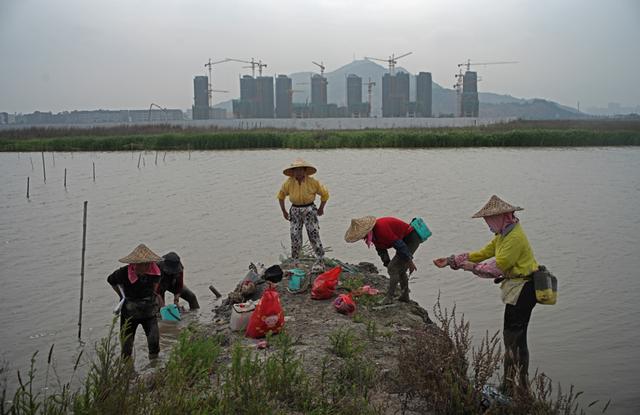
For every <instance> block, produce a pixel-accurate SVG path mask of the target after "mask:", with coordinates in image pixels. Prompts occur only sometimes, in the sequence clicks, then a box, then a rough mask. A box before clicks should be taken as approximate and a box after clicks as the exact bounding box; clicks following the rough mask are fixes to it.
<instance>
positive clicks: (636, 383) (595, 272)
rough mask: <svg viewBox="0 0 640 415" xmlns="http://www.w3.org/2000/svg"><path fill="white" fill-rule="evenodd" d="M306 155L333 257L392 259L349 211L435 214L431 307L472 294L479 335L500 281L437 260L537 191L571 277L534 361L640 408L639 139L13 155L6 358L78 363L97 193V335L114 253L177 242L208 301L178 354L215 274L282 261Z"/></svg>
mask: <svg viewBox="0 0 640 415" xmlns="http://www.w3.org/2000/svg"><path fill="white" fill-rule="evenodd" d="M54 156H55V160H54ZM296 156H303V157H305V158H306V159H308V160H310V161H311V162H313V163H314V164H315V165H316V166H317V167H318V169H319V172H318V175H317V176H318V178H319V179H321V180H322V181H324V182H325V183H326V184H327V186H328V187H329V189H330V191H331V200H330V201H329V204H328V206H327V210H326V215H325V216H324V217H323V218H321V227H322V228H321V232H322V239H323V242H324V243H325V245H327V246H330V247H331V248H332V252H330V253H329V254H328V255H329V256H334V257H338V258H341V259H344V260H348V261H355V262H358V261H364V260H366V261H371V262H376V261H377V257H376V255H375V251H373V250H367V249H366V247H365V246H364V244H355V245H347V244H346V243H344V241H343V239H342V238H343V235H344V231H345V230H346V227H347V225H348V223H349V219H350V218H351V217H354V216H361V215H366V214H371V215H378V216H382V215H394V216H397V217H400V218H404V219H411V218H412V217H414V216H417V215H421V216H423V217H425V219H426V220H427V222H428V223H429V225H430V227H431V228H432V230H433V232H434V236H433V237H432V239H430V240H429V241H428V242H427V243H426V244H425V245H423V246H421V247H420V249H419V251H418V252H417V259H416V264H417V266H418V272H417V273H416V277H415V279H414V280H413V281H412V283H411V290H412V293H411V295H412V297H413V298H415V299H416V300H418V301H419V302H420V303H421V304H422V305H423V306H424V307H425V308H427V309H428V310H430V309H431V307H432V305H433V303H434V302H435V300H436V298H437V296H438V292H439V293H440V296H441V302H442V303H443V305H445V306H447V307H451V306H452V305H453V304H457V310H458V312H459V313H460V312H463V313H465V315H466V317H467V318H468V319H470V320H471V322H472V325H473V327H472V330H473V332H474V335H475V337H476V338H479V337H480V336H482V335H483V334H484V332H485V331H486V330H488V331H489V332H494V331H497V330H499V329H500V328H501V324H502V313H503V305H502V304H501V303H500V299H499V290H498V289H497V287H496V286H494V285H493V284H492V283H491V282H490V281H486V280H479V279H474V278H473V277H472V276H470V275H469V274H464V273H461V272H453V271H451V270H440V269H436V268H435V267H434V266H433V265H431V259H432V258H434V257H436V256H442V255H447V254H450V253H454V252H462V251H465V250H470V249H475V248H479V247H481V246H483V244H484V243H486V242H487V241H488V240H489V239H490V237H491V235H490V234H489V232H488V230H487V229H486V226H485V225H484V224H483V223H482V222H481V221H479V220H472V219H471V218H470V216H471V214H472V213H474V212H475V211H476V210H477V209H478V208H479V207H481V206H482V204H483V203H484V202H485V201H486V200H487V199H488V197H489V196H490V195H491V194H492V193H497V194H499V195H501V196H503V197H504V198H505V199H507V200H508V201H510V202H513V203H514V204H518V205H521V206H523V207H524V208H525V210H524V211H523V212H521V213H520V215H519V216H520V218H521V220H522V224H523V226H524V228H525V230H526V232H527V233H528V236H529V239H530V242H531V244H532V246H533V248H534V251H535V254H536V256H537V258H538V259H539V261H540V262H541V263H544V264H546V265H547V266H548V267H549V268H551V269H552V270H553V271H554V273H555V274H556V275H557V276H558V277H559V281H560V297H559V303H558V304H557V305H556V306H538V307H536V308H535V310H534V312H533V317H532V322H531V324H530V329H529V330H530V332H529V343H530V349H531V366H532V368H536V367H539V368H540V370H542V371H544V372H545V373H546V374H547V375H548V376H550V377H551V378H552V379H553V380H554V381H560V382H562V383H563V384H564V385H567V386H568V385H569V384H570V383H574V384H575V385H576V386H577V388H578V390H584V391H585V396H586V397H587V398H585V399H588V400H589V401H591V400H595V399H602V400H605V401H606V400H607V399H609V398H611V399H612V400H613V403H612V405H611V407H610V408H609V411H608V412H609V413H633V412H635V411H634V409H637V408H638V407H640V397H639V396H638V393H637V391H638V390H640V377H639V376H638V371H639V370H640V352H639V351H638V350H639V349H638V343H640V322H639V320H638V315H640V313H639V311H640V306H639V305H638V302H637V300H636V296H637V295H638V293H639V292H640V278H638V277H639V271H638V270H639V269H640V248H638V247H639V246H640V245H639V244H638V242H639V237H638V235H640V219H639V216H638V213H637V210H638V206H640V149H638V148H589V149H552V150H550V149H514V150H503V149H459V150H458V149H453V150H335V151H286V150H283V151H229V152H193V153H191V155H189V153H187V152H181V153H168V154H167V155H166V157H165V156H164V153H160V154H159V155H158V163H157V165H156V164H155V153H146V154H145V155H144V158H143V159H142V160H141V161H140V168H138V166H137V165H138V154H137V153H136V154H131V153H78V154H68V153H56V154H55V155H52V154H51V153H48V154H46V159H45V163H46V172H47V181H46V183H44V181H43V177H42V161H41V156H40V154H39V153H21V154H16V153H12V154H7V153H5V154H0V244H1V247H0V265H1V266H0V281H1V283H2V291H0V292H1V296H2V297H1V298H2V301H0V316H2V325H1V326H0V336H1V337H0V338H2V343H1V346H0V351H1V353H2V357H3V358H4V359H5V360H7V361H8V362H9V364H10V366H11V367H12V368H13V369H24V368H25V367H26V366H27V364H28V361H29V358H30V356H31V355H32V354H33V353H34V352H35V351H36V350H40V354H41V355H42V359H46V354H47V352H48V350H49V348H50V347H51V345H52V344H54V345H55V346H54V356H55V360H56V365H57V368H58V372H59V374H61V377H62V380H65V379H66V378H67V377H68V376H69V375H70V372H71V367H72V365H73V362H74V358H75V356H76V354H77V352H78V351H79V350H80V348H81V347H82V345H81V344H79V343H78V341H77V331H78V325H77V324H78V299H79V292H80V289H79V281H80V263H81V245H82V204H83V203H82V202H83V201H84V200H88V201H89V214H88V236H87V252H86V271H85V275H86V276H85V278H86V281H85V302H84V316H83V327H82V337H83V340H84V341H85V344H87V345H89V346H90V345H91V344H92V343H93V342H94V341H96V340H98V339H100V338H101V337H102V336H103V335H105V334H106V333H107V331H108V327H109V324H110V322H111V318H112V314H111V310H112V308H113V306H114V305H115V303H116V297H115V294H114V293H113V291H112V290H111V288H110V287H109V286H108V285H107V284H106V281H105V279H106V276H107V275H108V274H109V273H110V272H112V271H113V270H114V269H116V268H117V267H118V266H119V263H118V262H117V261H116V259H117V258H120V257H122V256H124V255H126V254H127V253H128V252H129V251H130V250H131V249H132V248H133V247H135V246H136V245H137V244H138V243H140V242H145V243H147V244H148V245H149V246H150V247H151V248H152V249H153V250H155V251H156V252H157V253H159V254H164V253H166V252H167V251H169V250H175V251H177V252H178V253H179V254H180V255H181V256H182V257H183V260H184V263H185V267H186V279H187V281H186V282H187V285H188V286H189V287H190V288H192V289H193V290H194V291H195V292H196V293H197V294H198V296H199V299H200V304H201V306H202V310H201V311H199V312H198V313H191V314H190V315H187V316H186V319H185V322H183V323H180V324H181V325H180V326H175V325H172V324H168V323H164V324H162V325H161V333H162V339H163V340H162V348H163V352H162V353H165V352H166V351H167V349H168V348H169V346H170V344H171V343H172V341H173V339H175V337H176V336H177V334H178V333H179V330H180V328H181V327H182V326H184V325H185V324H188V322H189V321H191V320H197V319H200V320H204V321H206V320H209V319H210V318H211V311H210V310H211V309H212V308H213V306H214V305H215V302H214V300H213V296H212V295H211V293H210V292H209V290H208V289H207V287H208V286H209V284H214V285H215V286H216V287H217V288H218V289H219V290H220V291H222V292H227V291H228V290H230V289H232V288H233V287H234V285H235V283H236V281H237V280H238V279H239V278H241V277H242V276H243V275H244V274H245V272H246V268H247V265H248V264H249V262H250V261H259V262H263V263H266V264H271V263H275V262H278V257H279V256H280V255H281V254H283V253H284V252H285V248H283V246H285V247H287V246H288V245H289V242H288V223H287V222H285V221H284V219H283V218H282V217H281V215H280V212H279V209H278V206H277V202H276V200H275V193H276V191H277V189H278V187H279V185H280V184H281V182H282V180H283V178H284V176H283V175H282V174H281V168H282V167H283V166H284V165H285V164H287V163H288V162H289V161H291V160H292V159H293V158H294V157H296ZM189 157H190V158H189ZM54 163H55V164H54ZM92 163H95V166H96V180H95V182H94V181H93V179H92ZM65 168H66V169H67V175H68V177H67V189H66V190H65V188H64V186H63V178H64V169H65ZM28 176H29V177H30V180H31V189H30V193H31V197H30V199H27V198H26V197H25V194H26V180H27V177H28ZM167 298H169V297H167ZM141 331H142V330H139V332H141ZM85 347H86V346H85ZM136 347H137V348H136V354H137V358H136V362H137V365H138V367H140V368H145V367H147V365H148V364H149V363H148V361H147V360H146V350H145V341H144V336H143V335H142V334H141V333H139V334H138V337H137V338H136ZM86 350H87V352H86V353H88V352H89V350H90V347H86ZM88 354H89V353H88Z"/></svg>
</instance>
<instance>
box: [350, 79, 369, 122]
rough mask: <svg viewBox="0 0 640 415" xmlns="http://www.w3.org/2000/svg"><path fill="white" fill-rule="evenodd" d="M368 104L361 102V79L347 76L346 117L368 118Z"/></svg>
mask: <svg viewBox="0 0 640 415" xmlns="http://www.w3.org/2000/svg"><path fill="white" fill-rule="evenodd" d="M369 112H370V111H369V104H368V103H363V102H362V78H360V77H359V76H358V75H355V74H350V75H348V76H347V116H349V117H368V116H369Z"/></svg>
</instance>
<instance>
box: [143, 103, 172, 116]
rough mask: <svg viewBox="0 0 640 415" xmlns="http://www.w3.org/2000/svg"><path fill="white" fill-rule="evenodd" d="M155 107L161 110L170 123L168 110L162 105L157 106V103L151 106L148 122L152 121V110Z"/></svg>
mask: <svg viewBox="0 0 640 415" xmlns="http://www.w3.org/2000/svg"><path fill="white" fill-rule="evenodd" d="M153 107H156V108H158V109H159V110H161V111H162V112H163V114H164V116H165V118H166V119H167V121H169V114H167V109H166V108H162V107H161V106H160V105H158V104H155V103H153V102H152V103H151V105H149V117H148V119H147V121H151V109H152V108H153Z"/></svg>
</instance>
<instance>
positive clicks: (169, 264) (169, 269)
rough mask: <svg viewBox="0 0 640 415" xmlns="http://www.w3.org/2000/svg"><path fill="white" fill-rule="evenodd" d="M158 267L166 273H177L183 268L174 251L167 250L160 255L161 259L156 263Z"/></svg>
mask: <svg viewBox="0 0 640 415" xmlns="http://www.w3.org/2000/svg"><path fill="white" fill-rule="evenodd" d="M158 265H159V266H160V269H161V270H162V271H164V272H165V273H167V274H179V273H181V272H182V271H183V270H184V267H183V266H182V262H181V261H180V257H179V256H178V254H176V253H175V252H169V253H168V254H166V255H163V256H162V261H161V262H159V263H158Z"/></svg>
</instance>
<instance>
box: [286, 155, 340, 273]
mask: <svg viewBox="0 0 640 415" xmlns="http://www.w3.org/2000/svg"><path fill="white" fill-rule="evenodd" d="M316 171H317V169H316V168H315V167H313V166H312V165H311V164H309V163H307V162H306V161H304V160H302V159H296V160H294V161H293V163H291V164H290V165H289V166H288V167H287V168H285V169H284V170H283V173H284V174H285V175H286V176H289V178H288V179H287V180H285V182H284V183H283V184H282V187H281V188H280V191H279V192H278V196H277V198H278V202H279V203H280V210H282V216H283V217H284V218H285V220H288V221H289V222H290V233H291V258H293V259H294V260H297V259H298V258H299V257H300V251H301V250H302V226H303V225H304V227H305V228H307V236H308V237H309V243H310V244H311V247H312V248H313V253H314V254H315V256H316V262H315V264H314V265H313V270H314V271H323V270H324V248H323V247H322V241H321V240H320V224H319V223H318V216H322V215H323V214H324V207H325V205H326V204H327V200H329V191H328V190H327V188H326V187H325V186H324V185H323V184H322V183H320V182H319V181H318V180H316V179H314V178H313V177H310V176H311V175H313V174H315V172H316ZM316 195H319V196H320V207H316V205H315V199H316ZM287 196H288V197H289V202H291V208H290V209H289V212H287V210H286V209H285V205H284V200H285V199H286V197H287Z"/></svg>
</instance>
